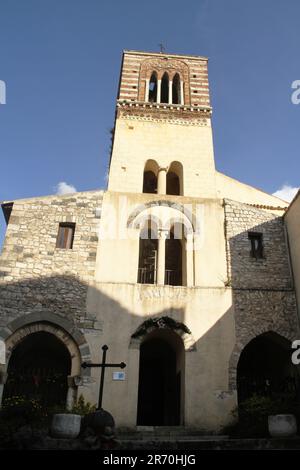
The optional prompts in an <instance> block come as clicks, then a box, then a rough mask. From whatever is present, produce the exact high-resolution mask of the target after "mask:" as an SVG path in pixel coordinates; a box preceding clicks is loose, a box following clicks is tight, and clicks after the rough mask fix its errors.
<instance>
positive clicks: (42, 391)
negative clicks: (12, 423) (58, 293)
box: [3, 331, 71, 406]
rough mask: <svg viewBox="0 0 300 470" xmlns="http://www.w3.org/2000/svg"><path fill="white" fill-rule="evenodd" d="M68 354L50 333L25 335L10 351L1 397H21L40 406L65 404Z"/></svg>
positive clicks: (69, 364) (68, 363)
mask: <svg viewBox="0 0 300 470" xmlns="http://www.w3.org/2000/svg"><path fill="white" fill-rule="evenodd" d="M70 372H71V357H70V354H69V351H68V350H67V348H66V347H65V345H64V344H63V343H62V342H61V341H60V340H59V339H57V338H56V337H55V336H54V335H53V334H51V333H47V332H43V331H41V332H37V333H32V334H30V335H28V336H27V337H26V338H25V339H23V341H21V342H20V343H19V344H18V345H17V346H16V347H15V349H14V350H13V352H12V355H11V358H10V361H9V365H8V378H7V381H6V385H5V388H4V395H3V398H4V399H6V398H10V397H12V396H22V397H25V398H28V399H37V400H39V401H40V402H41V403H42V404H43V405H44V406H55V405H65V403H66V396H67V390H68V384H67V377H68V375H70Z"/></svg>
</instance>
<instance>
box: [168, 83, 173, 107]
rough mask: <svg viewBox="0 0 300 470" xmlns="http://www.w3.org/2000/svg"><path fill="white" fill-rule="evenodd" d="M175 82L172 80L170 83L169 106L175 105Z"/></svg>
mask: <svg viewBox="0 0 300 470" xmlns="http://www.w3.org/2000/svg"><path fill="white" fill-rule="evenodd" d="M172 97H173V82H172V80H170V81H169V104H172V103H173V98H172Z"/></svg>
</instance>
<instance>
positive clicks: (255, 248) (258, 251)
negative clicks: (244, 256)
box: [248, 232, 264, 259]
mask: <svg viewBox="0 0 300 470" xmlns="http://www.w3.org/2000/svg"><path fill="white" fill-rule="evenodd" d="M248 238H249V240H250V243H251V251H250V256H252V258H256V259H258V258H263V257H264V252H263V251H264V250H263V234H262V233H258V232H248Z"/></svg>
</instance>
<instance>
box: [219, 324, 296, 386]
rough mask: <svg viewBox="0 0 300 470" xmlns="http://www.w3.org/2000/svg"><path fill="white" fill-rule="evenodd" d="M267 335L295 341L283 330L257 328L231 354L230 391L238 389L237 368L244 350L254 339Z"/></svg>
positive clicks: (237, 344) (236, 345) (229, 370)
mask: <svg viewBox="0 0 300 470" xmlns="http://www.w3.org/2000/svg"><path fill="white" fill-rule="evenodd" d="M265 333H275V334H276V335H279V336H280V337H281V338H283V339H285V340H287V341H290V342H292V341H293V340H294V339H295V338H294V337H293V335H292V334H291V333H290V332H288V331H285V330H283V329H282V328H281V329H280V330H277V329H270V328H268V327H263V326H260V325H258V326H257V327H256V331H255V334H253V333H252V334H251V333H249V335H248V336H247V337H246V338H245V339H244V340H243V342H239V343H236V344H235V347H234V349H233V351H232V353H231V356H230V360H229V369H228V375H229V390H236V389H237V383H236V379H237V366H238V362H239V359H240V356H241V354H242V352H243V350H244V349H245V347H246V346H247V345H248V344H249V343H250V341H252V340H253V339H255V338H257V337H258V336H261V335H263V334H265Z"/></svg>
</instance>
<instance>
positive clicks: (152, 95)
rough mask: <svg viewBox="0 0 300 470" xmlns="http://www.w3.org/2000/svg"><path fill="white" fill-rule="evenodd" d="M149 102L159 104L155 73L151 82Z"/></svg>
mask: <svg viewBox="0 0 300 470" xmlns="http://www.w3.org/2000/svg"><path fill="white" fill-rule="evenodd" d="M149 101H150V103H156V102H157V73H156V72H153V73H152V75H151V77H150V81H149Z"/></svg>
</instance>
